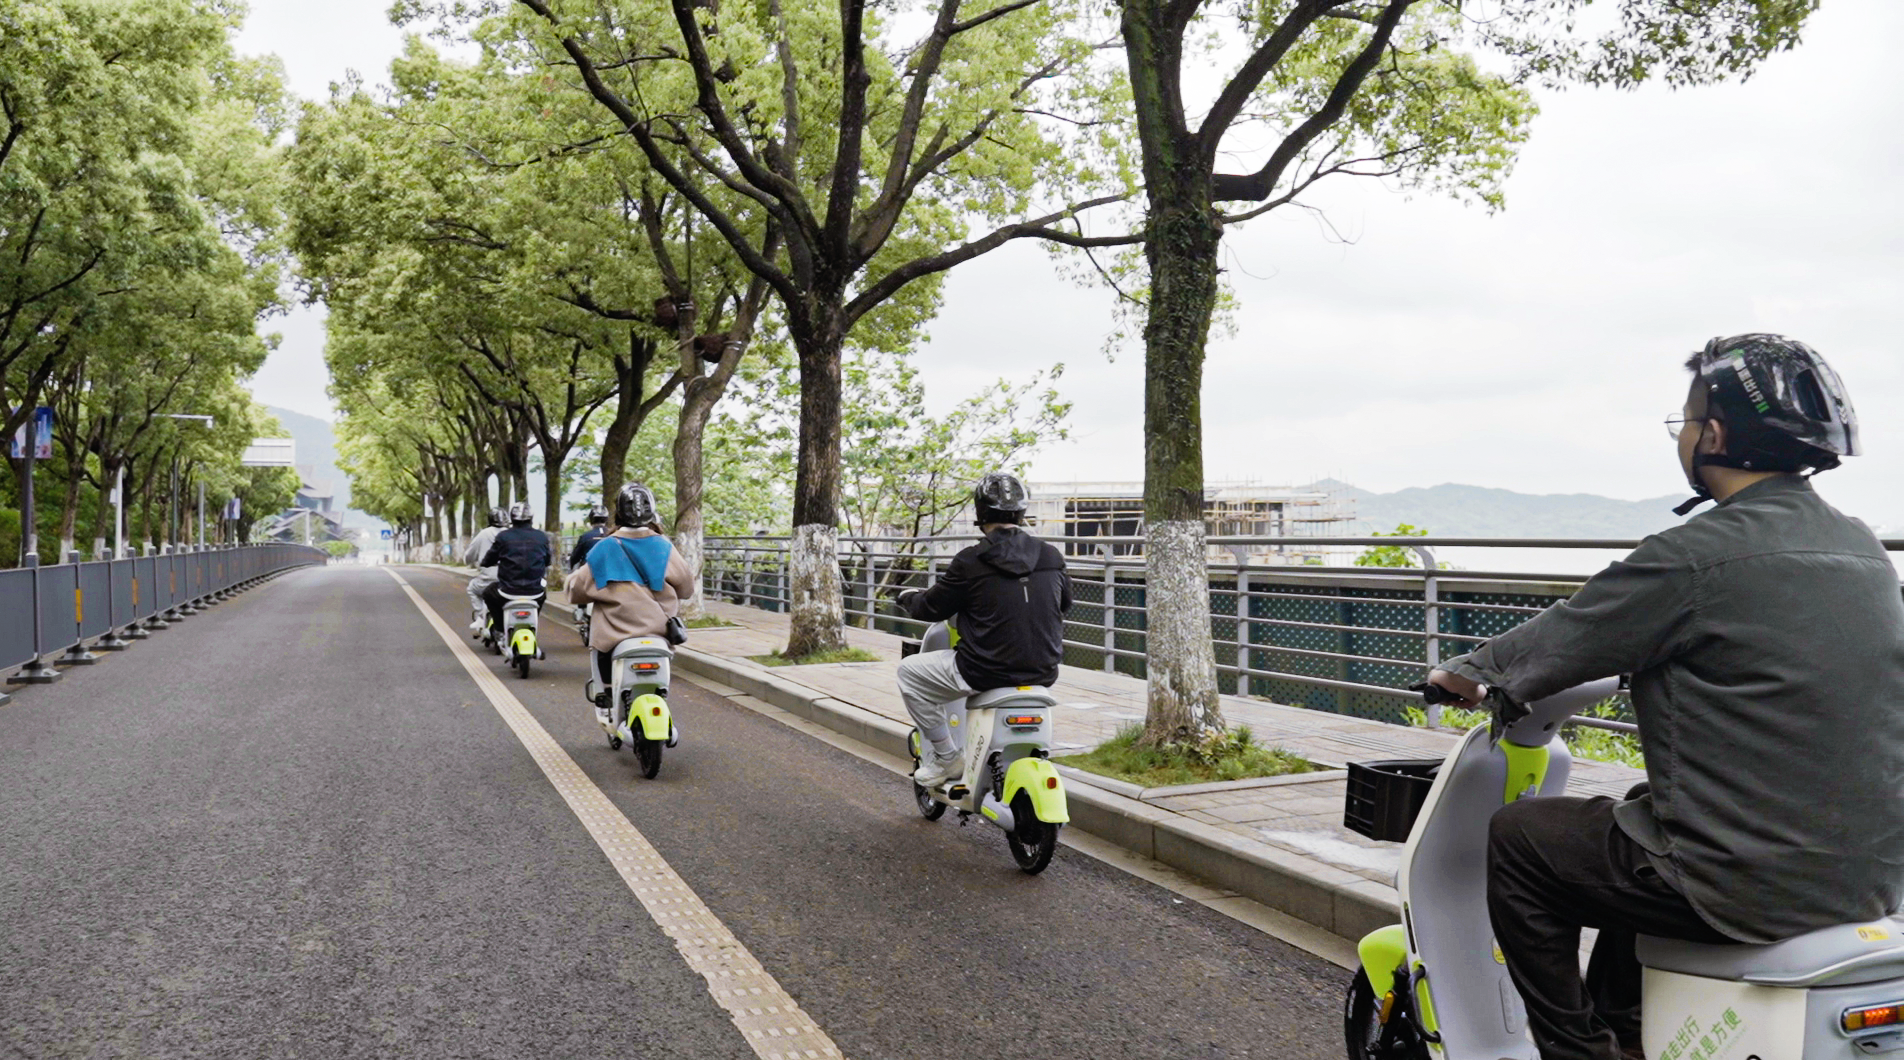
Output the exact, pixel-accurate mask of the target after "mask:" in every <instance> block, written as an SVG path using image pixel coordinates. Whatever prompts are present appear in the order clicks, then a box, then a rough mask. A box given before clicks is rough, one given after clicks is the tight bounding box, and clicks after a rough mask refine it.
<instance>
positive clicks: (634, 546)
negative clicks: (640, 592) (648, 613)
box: [588, 534, 674, 593]
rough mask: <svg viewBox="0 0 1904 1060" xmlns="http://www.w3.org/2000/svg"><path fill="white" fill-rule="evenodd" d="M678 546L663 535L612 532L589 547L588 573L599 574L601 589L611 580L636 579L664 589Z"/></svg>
mask: <svg viewBox="0 0 1904 1060" xmlns="http://www.w3.org/2000/svg"><path fill="white" fill-rule="evenodd" d="M673 552H674V546H673V545H672V544H669V543H668V539H667V538H665V537H663V536H661V535H660V534H654V535H651V536H648V537H616V536H614V535H612V534H611V535H610V536H608V537H604V538H602V539H601V540H600V541H597V542H595V547H594V548H591V549H589V550H588V572H589V573H590V574H592V575H594V577H595V587H596V588H597V589H606V588H608V583H609V582H636V583H638V584H641V585H645V586H647V587H648V590H649V591H650V592H656V593H658V592H660V591H661V590H662V588H663V586H664V585H665V584H666V581H667V577H668V557H669V556H670V555H672V554H673Z"/></svg>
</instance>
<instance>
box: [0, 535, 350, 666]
mask: <svg viewBox="0 0 1904 1060" xmlns="http://www.w3.org/2000/svg"><path fill="white" fill-rule="evenodd" d="M72 558H73V559H74V560H75V562H70V563H61V564H57V565H54V566H48V567H39V566H34V567H18V568H14V569H11V570H0V670H12V669H15V668H16V667H17V668H18V673H15V674H14V675H13V676H11V677H9V678H7V682H8V683H9V684H46V683H50V682H52V681H54V680H57V679H58V678H59V671H58V670H56V669H54V667H53V666H52V665H49V664H48V662H47V657H48V656H51V655H54V654H56V653H61V652H63V653H64V654H63V655H60V656H59V658H57V659H55V660H54V662H55V663H57V664H59V665H76V666H83V665H86V664H87V663H92V662H96V661H98V656H96V655H95V654H93V653H94V652H95V651H122V650H124V649H126V648H128V647H130V646H131V643H130V642H132V641H135V640H143V639H145V638H146V637H148V636H150V635H151V632H152V631H153V630H159V629H165V628H166V627H167V626H169V625H170V624H171V623H172V622H174V621H178V620H180V619H183V618H185V617H187V616H190V615H193V614H196V613H198V611H200V610H202V609H203V608H205V607H208V606H210V605H211V604H213V603H216V602H218V601H219V600H223V599H225V598H226V597H227V596H229V595H230V594H231V593H233V592H234V591H236V590H238V589H241V588H244V587H246V586H248V585H250V584H252V583H254V582H257V581H259V580H261V579H264V578H267V577H270V576H272V575H274V574H278V573H280V572H282V571H286V570H290V569H292V568H295V567H305V566H312V565H316V564H322V563H324V562H325V561H326V560H327V559H328V558H329V556H328V554H327V553H325V552H324V550H323V549H319V548H311V547H309V546H306V545H287V544H270V545H240V546H233V547H227V548H204V549H194V548H190V547H187V548H183V549H181V550H179V551H177V552H166V553H162V554H155V555H148V556H130V557H127V558H125V559H113V560H99V561H96V562H91V563H80V562H77V559H78V555H77V553H75V554H73V557H72ZM88 641H93V642H94V643H92V644H91V645H88V644H87V642H88ZM4 699H5V696H4V694H0V701H4Z"/></svg>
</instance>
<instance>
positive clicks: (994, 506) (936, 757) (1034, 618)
mask: <svg viewBox="0 0 1904 1060" xmlns="http://www.w3.org/2000/svg"><path fill="white" fill-rule="evenodd" d="M1028 497H1029V494H1028V493H1027V492H1026V490H1025V484H1024V483H1022V482H1020V481H1018V477H1017V476H1016V475H1012V474H1009V473H1006V472H1003V471H993V472H990V473H988V474H986V475H985V477H984V478H981V479H980V480H979V482H978V485H977V486H975V487H973V489H972V511H973V519H974V521H975V522H977V523H978V527H979V530H980V531H981V532H982V533H983V534H984V535H985V540H984V541H982V542H980V543H978V544H976V545H973V546H971V547H970V548H967V549H965V550H964V551H962V552H960V553H959V554H958V555H956V556H954V557H952V563H951V565H950V566H948V567H947V568H946V570H945V573H944V574H941V575H940V576H939V580H938V581H936V582H934V583H933V584H932V587H931V588H928V589H924V590H921V589H908V590H906V591H905V592H903V593H901V594H900V595H899V605H900V606H901V607H903V608H905V610H906V611H907V612H909V613H910V614H911V615H912V617H914V618H916V619H919V620H920V621H923V622H939V621H943V620H945V619H948V618H952V617H953V616H957V618H958V631H959V642H958V646H957V647H956V648H953V649H952V650H950V651H931V652H920V653H919V654H917V655H912V656H908V657H907V658H906V659H904V660H902V661H901V662H900V664H899V693H900V698H902V699H904V700H905V703H906V710H907V711H908V712H910V713H911V714H912V718H913V721H915V722H916V723H918V726H919V734H920V735H921V736H922V737H924V739H925V741H926V742H927V744H928V745H929V747H928V748H927V749H925V753H923V754H922V755H921V756H920V762H919V769H918V771H917V772H916V773H915V774H914V776H913V779H914V780H916V781H918V782H919V783H921V784H925V785H927V786H930V785H932V784H936V783H939V782H941V781H943V780H945V779H946V778H948V777H950V776H952V775H953V774H954V771H955V770H958V769H959V768H960V764H959V763H960V759H959V753H958V749H957V747H956V745H955V744H954V743H953V741H952V730H951V728H950V727H949V726H948V724H947V720H946V712H945V704H947V703H948V702H952V701H955V700H960V699H963V698H965V697H966V696H969V695H971V694H972V693H973V692H975V691H986V690H988V689H993V688H1007V687H1014V686H1018V685H1046V686H1049V685H1052V684H1055V683H1057V680H1058V663H1059V660H1061V659H1062V658H1063V657H1064V617H1063V616H1064V613H1065V612H1066V611H1067V610H1069V609H1070V607H1071V577H1070V575H1068V574H1067V573H1065V569H1064V556H1063V555H1062V554H1060V553H1059V552H1058V550H1057V549H1055V548H1053V547H1051V546H1050V545H1048V544H1046V543H1044V542H1042V541H1039V540H1038V539H1037V538H1035V537H1032V536H1031V535H1030V534H1028V533H1026V532H1025V530H1024V527H1023V523H1024V521H1025V509H1026V501H1027V499H1028Z"/></svg>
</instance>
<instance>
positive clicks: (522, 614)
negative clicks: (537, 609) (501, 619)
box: [516, 611, 529, 618]
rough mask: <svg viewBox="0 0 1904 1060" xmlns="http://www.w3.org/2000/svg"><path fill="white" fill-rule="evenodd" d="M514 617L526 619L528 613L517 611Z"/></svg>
mask: <svg viewBox="0 0 1904 1060" xmlns="http://www.w3.org/2000/svg"><path fill="white" fill-rule="evenodd" d="M516 617H517V618H528V617H529V612H527V611H517V612H516Z"/></svg>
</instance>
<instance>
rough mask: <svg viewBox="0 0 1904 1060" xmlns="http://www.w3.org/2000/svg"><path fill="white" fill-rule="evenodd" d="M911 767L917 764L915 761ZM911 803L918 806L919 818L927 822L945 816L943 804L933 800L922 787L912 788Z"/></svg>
mask: <svg viewBox="0 0 1904 1060" xmlns="http://www.w3.org/2000/svg"><path fill="white" fill-rule="evenodd" d="M913 765H915V766H916V765H918V762H916V761H915V762H914V763H913ZM912 801H914V802H916V803H918V804H919V816H921V817H923V818H925V819H926V820H928V821H936V820H938V819H939V818H941V817H944V816H945V803H943V802H940V801H939V800H938V799H935V798H933V797H932V793H931V792H928V791H927V790H926V789H925V787H924V786H922V785H919V784H914V785H913V786H912Z"/></svg>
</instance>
